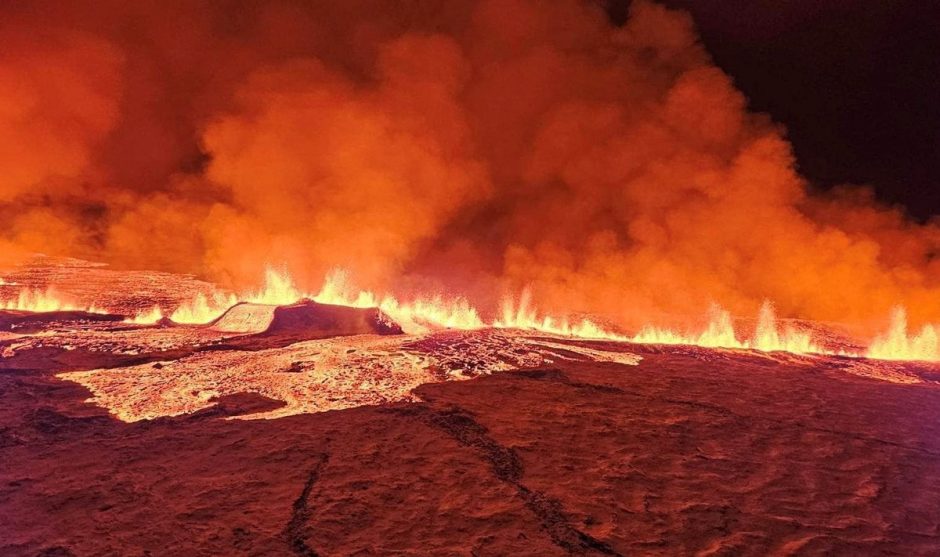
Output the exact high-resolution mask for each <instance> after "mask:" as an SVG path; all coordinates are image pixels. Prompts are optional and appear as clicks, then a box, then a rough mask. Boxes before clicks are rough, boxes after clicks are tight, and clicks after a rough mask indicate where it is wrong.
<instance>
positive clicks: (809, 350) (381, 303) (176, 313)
mask: <svg viewBox="0 0 940 557" xmlns="http://www.w3.org/2000/svg"><path fill="white" fill-rule="evenodd" d="M304 299H309V300H313V301H315V302H318V303H322V304H332V305H341V306H348V307H357V308H367V307H377V308H379V309H381V310H382V311H383V312H385V313H386V314H387V315H389V316H390V317H391V318H392V319H394V320H395V321H396V322H397V323H398V324H399V325H400V326H401V327H402V330H404V331H405V332H406V333H409V334H421V333H426V332H428V331H432V330H438V329H463V330H472V329H482V328H487V327H494V328H505V329H523V330H532V331H538V332H541V333H546V334H551V335H558V336H566V337H575V338H583V339H592V340H609V341H616V342H631V343H641V344H669V345H693V346H701V347H707V348H726V349H741V350H747V349H751V350H759V351H764V352H775V351H781V352H790V353H794V354H828V355H834V354H835V355H843V356H853V357H854V356H861V355H862V354H853V353H846V352H842V351H838V352H837V351H833V350H830V349H827V348H826V347H824V346H823V345H821V344H820V343H819V342H817V341H816V340H814V339H813V337H812V335H811V334H810V333H809V332H806V331H802V330H799V329H797V328H795V327H793V326H791V325H789V324H786V323H784V324H781V323H779V322H778V319H777V317H776V315H775V312H774V307H773V305H772V304H771V303H770V302H769V301H767V302H765V303H764V304H763V306H762V307H761V309H760V312H759V314H758V317H757V321H756V326H755V327H754V332H753V334H752V335H751V336H750V337H745V336H743V335H741V333H740V331H739V330H737V329H736V328H735V324H734V319H733V318H732V316H731V313H730V312H728V311H727V310H725V309H723V308H721V307H719V306H717V305H715V306H713V307H712V308H711V310H710V312H709V315H708V319H707V325H706V326H705V327H704V328H703V329H702V330H700V331H685V332H680V331H676V330H674V329H668V328H660V327H655V326H652V325H649V326H646V327H643V328H641V329H640V330H639V332H637V333H636V334H635V335H627V334H623V333H621V332H617V331H616V330H613V329H612V328H609V327H605V326H603V325H601V324H600V323H597V322H595V321H592V320H591V319H580V320H569V319H567V318H560V317H556V316H552V315H546V314H542V313H541V312H540V311H539V310H538V308H537V306H536V304H535V303H534V302H533V300H532V295H531V293H530V292H529V291H528V290H524V291H523V292H522V294H521V295H520V296H519V297H518V298H517V299H512V298H507V299H505V300H504V302H503V304H502V307H501V311H500V315H499V316H498V318H496V319H493V320H485V319H483V318H482V317H481V316H480V314H479V312H478V311H477V310H476V309H475V308H474V307H473V306H472V305H471V304H470V303H469V302H468V301H467V300H466V299H465V298H462V297H453V298H445V297H444V296H441V295H436V296H419V297H416V298H414V299H413V300H412V301H409V302H403V301H401V300H399V299H398V298H396V297H394V296H392V295H384V296H379V295H376V294H375V293H373V292H371V291H368V290H360V289H358V288H356V287H355V286H354V285H353V283H352V282H351V281H350V279H349V275H348V273H346V272H345V271H343V270H335V271H333V272H331V273H330V274H329V275H328V276H327V277H326V281H325V282H324V284H323V286H322V288H321V289H320V291H319V292H318V293H316V294H312V293H307V292H304V291H303V290H301V289H300V288H299V287H298V286H297V285H296V284H295V283H294V281H293V280H292V278H291V276H290V275H289V274H287V273H286V272H279V271H277V270H276V269H273V268H268V269H267V271H266V272H265V277H264V283H263V286H262V287H261V288H260V289H258V290H255V291H249V292H245V293H243V294H241V295H237V294H234V293H231V292H222V291H213V292H209V293H198V294H196V295H195V296H194V297H193V298H192V299H190V300H188V301H185V302H184V303H182V304H181V305H179V306H178V307H177V308H175V310H173V311H172V313H169V319H170V321H173V322H175V323H179V324H206V323H210V322H212V321H214V320H216V319H218V318H219V317H220V316H221V315H222V314H223V313H225V312H226V311H227V310H228V309H229V308H231V307H232V306H234V305H235V304H237V303H239V302H249V303H253V304H264V305H290V304H294V303H297V302H299V301H301V300H304ZM0 308H2V309H6V310H17V311H30V312H52V311H69V310H81V311H88V312H93V313H118V312H114V311H108V310H104V309H101V308H96V307H94V306H81V305H80V304H77V303H74V302H71V301H68V300H67V299H66V298H65V297H63V296H61V295H60V294H59V293H57V292H56V290H55V289H53V288H48V289H46V290H35V289H22V290H20V291H19V293H18V294H17V296H16V297H15V298H11V299H8V300H5V301H0ZM166 315H167V314H166V313H165V310H164V308H161V307H160V306H158V305H155V306H153V307H152V308H150V309H147V310H145V311H142V312H140V313H138V314H136V315H134V316H130V317H128V318H127V319H126V320H125V322H126V323H130V324H137V325H150V324H154V323H157V322H159V321H161V320H163V319H164V318H165V316H166ZM864 355H865V356H867V357H868V358H872V359H884V360H923V361H940V346H938V337H937V333H936V330H935V328H934V326H932V325H926V326H924V327H923V328H922V329H921V331H920V332H918V333H917V334H916V335H911V334H909V333H908V328H907V316H906V313H905V311H904V309H903V308H900V307H899V308H897V309H896V310H895V311H894V313H893V315H892V318H891V323H890V327H889V329H888V331H887V332H885V333H883V334H882V335H879V336H877V337H875V338H874V340H873V341H872V342H871V344H870V345H869V347H868V349H867V351H866V352H865V354H864Z"/></svg>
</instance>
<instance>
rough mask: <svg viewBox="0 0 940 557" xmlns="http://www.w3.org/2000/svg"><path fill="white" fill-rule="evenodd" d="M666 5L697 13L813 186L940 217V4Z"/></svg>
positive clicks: (716, 1) (731, 0)
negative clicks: (871, 194) (781, 131)
mask: <svg viewBox="0 0 940 557" xmlns="http://www.w3.org/2000/svg"><path fill="white" fill-rule="evenodd" d="M660 1H661V3H663V4H666V5H668V6H670V7H675V8H681V9H683V10H686V11H688V12H689V13H691V14H692V16H693V18H694V20H695V23H696V26H697V27H698V31H699V33H700V35H701V38H702V41H703V42H704V44H705V46H706V48H707V49H708V51H709V52H710V53H711V54H712V56H713V57H714V59H715V61H716V62H717V64H718V65H719V66H721V67H722V68H723V69H724V70H725V71H726V72H727V73H729V74H730V75H731V76H733V78H734V80H735V82H736V84H737V86H738V88H739V89H741V90H742V91H743V92H744V93H745V94H746V95H747V97H748V98H749V99H750V103H751V108H752V109H753V110H757V111H761V112H767V113H770V114H771V115H772V116H773V118H774V120H776V121H777V122H780V123H782V124H784V125H785V126H786V128H787V130H788V135H789V138H790V140H791V141H792V142H793V145H794V148H795V151H796V156H797V160H798V163H799V167H800V171H801V173H802V174H803V175H804V176H806V177H807V178H808V179H809V180H810V181H811V182H812V183H813V184H814V185H815V186H819V187H823V188H826V187H831V186H833V185H836V184H843V183H853V184H867V185H870V186H873V187H874V188H875V191H876V193H877V195H878V197H879V198H881V199H882V200H884V201H886V202H889V203H899V204H902V205H904V206H905V207H906V208H907V210H908V212H909V213H910V214H911V215H912V216H914V217H917V218H919V219H927V218H930V217H931V216H933V215H940V2H938V1H935V0H825V1H820V0H788V1H786V2H781V1H779V0H660ZM628 4H629V2H628V1H626V0H625V1H619V0H614V1H613V2H612V3H611V5H610V11H611V15H612V17H614V19H618V18H622V17H623V14H625V12H626V7H627V6H628Z"/></svg>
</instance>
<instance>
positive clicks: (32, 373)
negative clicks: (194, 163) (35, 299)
mask: <svg viewBox="0 0 940 557" xmlns="http://www.w3.org/2000/svg"><path fill="white" fill-rule="evenodd" d="M559 342H561V341H559ZM571 344H572V346H575V345H582V346H593V347H595V348H602V349H606V350H611V351H618V350H624V348H623V346H622V345H621V346H619V347H618V346H616V345H614V346H610V345H603V344H602V343H571ZM629 350H630V351H632V352H634V353H637V354H639V355H641V356H642V357H643V360H642V361H641V362H640V363H639V365H636V366H632V365H621V364H618V363H611V362H598V361H589V360H586V359H580V360H579V359H560V360H558V361H557V362H555V363H554V364H552V365H542V366H541V367H539V368H537V369H525V370H519V371H507V372H501V373H494V374H492V375H482V376H479V377H476V378H474V379H471V380H467V381H449V382H442V383H428V384H424V385H422V386H420V387H418V388H417V389H416V391H415V393H416V395H417V397H418V398H419V399H420V400H419V401H418V402H398V403H385V404H378V405H374V406H361V407H356V408H349V409H344V410H335V411H328V412H321V413H312V414H311V413H304V414H298V415H292V416H286V417H281V418H277V419H254V420H245V419H228V418H229V417H230V416H233V415H238V414H242V413H253V412H264V411H267V410H270V409H271V408H276V407H278V406H279V405H280V404H281V403H280V402H278V401H274V400H269V399H267V398H265V397H263V396H261V395H257V394H255V395H250V394H249V395H232V396H225V397H222V399H221V401H220V402H219V404H217V405H216V406H214V407H209V408H207V409H204V410H201V411H198V412H195V413H194V414H187V415H183V416H177V417H164V418H158V419H153V420H143V421H136V422H132V423H125V422H121V421H118V420H117V419H115V418H114V417H112V416H110V415H109V414H108V412H107V411H106V410H105V409H102V408H100V407H98V406H95V405H93V404H87V403H85V402H83V401H85V399H87V398H88V396H89V392H88V391H87V390H85V389H84V388H83V387H81V386H79V385H78V384H76V383H72V382H69V381H63V380H61V379H59V378H56V377H54V376H53V375H52V374H51V372H50V370H45V371H39V370H36V369H28V367H24V366H23V365H20V366H8V367H9V369H6V370H2V371H0V555H11V556H13V555H49V556H51V555H76V556H83V555H115V556H117V555H121V556H125V555H126V556H137V555H139V556H144V555H154V556H156V555H302V556H310V555H481V556H482V555H510V554H514V555H533V556H535V555H538V556H546V555H572V554H573V555H905V556H907V555H937V554H940V389H938V385H937V384H936V383H935V382H933V380H932V379H931V376H929V375H924V377H925V378H926V380H925V381H923V382H921V383H917V384H899V383H894V382H890V381H884V380H875V379H870V378H866V377H860V376H858V375H857V374H852V373H846V369H845V368H846V365H847V364H846V363H845V361H844V360H842V359H838V358H830V359H825V358H812V359H806V358H788V357H770V356H766V355H755V354H748V353H733V352H720V351H709V350H700V349H690V348H685V349H682V348H674V349H668V350H666V349H657V348H655V347H641V346H630V347H629ZM73 352H80V351H73ZM58 357H59V358H60V360H59V362H60V363H62V364H63V365H65V364H68V357H65V359H64V360H63V359H61V358H63V356H62V354H59V356H58ZM75 357H76V358H78V357H84V358H87V357H88V355H87V354H86V355H84V356H81V355H76V356H75ZM14 359H15V358H14ZM25 361H26V360H24V362H25ZM76 365H77V364H76ZM94 365H95V363H94V362H82V364H81V365H77V367H80V368H90V367H93V366H94ZM16 367H18V368H19V369H14V368H16ZM73 367H76V366H73ZM925 373H927V372H925Z"/></svg>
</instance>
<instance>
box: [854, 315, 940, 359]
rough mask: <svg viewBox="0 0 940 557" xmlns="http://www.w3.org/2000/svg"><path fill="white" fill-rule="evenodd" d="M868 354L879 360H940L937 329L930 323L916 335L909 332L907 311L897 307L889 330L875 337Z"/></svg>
mask: <svg viewBox="0 0 940 557" xmlns="http://www.w3.org/2000/svg"><path fill="white" fill-rule="evenodd" d="M867 356H868V357H869V358H875V359H879V360H924V361H940V346H938V344H937V330H936V328H935V327H934V326H933V325H929V324H928V325H924V327H923V328H922V329H921V330H920V332H918V333H917V334H916V335H910V334H908V331H907V312H906V311H905V310H904V308H902V307H897V308H895V309H894V312H892V314H891V325H890V327H889V328H888V331H887V332H885V333H883V334H881V335H878V336H877V337H875V339H874V340H873V341H872V343H871V345H870V346H869V347H868V352H867Z"/></svg>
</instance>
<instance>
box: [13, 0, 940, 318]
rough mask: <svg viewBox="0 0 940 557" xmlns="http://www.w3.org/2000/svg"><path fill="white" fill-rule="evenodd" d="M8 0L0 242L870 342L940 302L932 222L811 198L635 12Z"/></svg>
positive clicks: (643, 7)
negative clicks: (898, 308) (780, 324)
mask: <svg viewBox="0 0 940 557" xmlns="http://www.w3.org/2000/svg"><path fill="white" fill-rule="evenodd" d="M320 4H322V5H308V4H307V3H301V2H291V1H283V2H244V1H240V2H227V1H217V2H208V3H192V4H179V3H172V4H168V3H163V2H139V3H120V2H102V3H99V4H96V5H95V6H94V7H93V8H92V9H89V8H88V6H87V4H81V3H76V4H70V3H68V2H55V3H43V2H37V3H29V5H25V4H23V5H19V4H17V3H11V4H9V5H6V6H4V7H3V8H0V17H2V18H3V21H4V22H5V24H4V26H3V28H2V30H0V42H2V44H4V48H3V49H2V50H0V163H2V165H3V168H4V176H3V177H2V178H0V218H2V220H3V223H4V226H3V227H2V231H0V250H2V251H3V253H4V257H5V258H7V259H9V258H11V257H14V256H15V255H16V254H19V253H26V252H30V251H43V252H46V253H62V254H67V255H74V256H82V257H88V258H93V259H98V260H104V261H107V262H109V263H112V264H113V265H117V266H124V267H134V268H159V269H166V270H172V271H184V272H193V273H196V274H199V275H202V276H206V277H208V278H210V279H213V280H217V281H221V282H222V283H224V284H227V285H245V284H250V283H253V282H254V281H256V280H257V277H258V275H259V272H260V270H261V269H262V268H263V267H264V265H265V264H267V263H273V264H283V265H286V266H287V267H288V268H289V269H290V270H291V271H292V273H293V274H295V275H296V276H297V277H298V279H299V280H300V281H301V282H302V283H304V284H305V285H306V286H309V287H311V289H312V288H315V287H316V286H317V282H318V281H319V280H321V279H322V277H323V275H324V274H325V272H326V271H327V270H328V269H329V268H331V267H334V266H344V267H347V268H348V269H350V271H351V272H352V273H353V275H354V276H355V277H357V279H358V280H359V282H361V283H362V284H363V286H367V287H372V288H376V289H379V290H383V289H389V290H401V289H403V288H404V289H407V288H446V289H449V290H452V291H455V292H466V293H468V294H469V295H470V296H471V298H472V300H473V301H474V302H476V303H478V304H481V305H483V306H484V307H486V306H488V305H489V306H490V307H492V305H493V304H495V302H496V299H497V298H498V297H499V296H501V295H502V294H503V293H505V292H511V291H517V290H519V289H521V288H522V287H524V286H528V287H530V288H531V289H532V291H533V295H534V298H535V299H536V300H538V301H539V304H540V305H541V306H542V307H544V308H545V309H546V310H552V311H556V312H590V313H596V314H600V315H602V316H604V317H607V318H609V319H611V320H613V321H615V322H617V323H620V324H622V325H624V326H627V327H635V326H638V325H640V324H642V323H645V322H648V321H664V320H670V319H674V318H676V317H677V316H687V315H699V314H702V313H703V312H704V310H705V308H707V307H708V305H709V304H710V303H712V302H718V303H721V304H722V305H724V306H726V307H728V308H729V309H730V310H732V311H734V312H737V313H754V312H756V309H757V307H758V306H759V305H760V303H761V301H762V300H763V299H765V298H769V299H771V300H774V302H775V303H776V305H777V311H778V313H779V314H781V315H784V316H791V317H804V318H812V319H821V320H831V321H839V322H846V323H850V324H852V325H854V326H856V327H858V328H859V329H860V330H866V331H869V330H872V329H874V328H876V327H877V326H878V325H879V324H880V321H881V320H882V319H883V318H884V316H885V315H887V313H888V311H889V308H890V307H891V306H892V305H894V304H899V303H900V304H905V305H907V306H908V308H909V310H910V314H911V317H912V320H913V321H921V322H922V321H924V320H927V319H930V318H932V317H935V316H937V315H940V295H938V294H940V268H938V263H937V262H936V261H935V258H934V253H936V252H937V249H938V247H940V228H938V226H937V225H936V223H928V224H916V223H912V222H910V221H908V220H906V218H905V216H904V215H903V214H902V213H901V212H900V211H898V210H896V209H893V208H890V207H884V206H880V205H878V204H877V203H876V202H875V201H874V200H873V198H872V196H871V195H870V193H869V192H867V190H865V189H860V188H850V187H846V188H842V189H839V190H837V191H835V192H831V193H827V194H821V193H814V192H812V188H811V186H810V185H809V184H807V183H805V181H804V180H803V178H801V176H800V175H799V174H798V173H797V171H796V170H795V161H794V160H793V155H792V152H791V148H790V145H789V144H788V143H787V141H786V138H785V132H784V130H783V129H781V128H780V126H778V125H776V124H774V123H773V122H772V121H771V120H770V118H769V117H767V116H765V115H761V114H754V113H751V112H749V111H748V109H747V100H746V99H745V98H744V97H743V96H742V94H741V93H740V92H738V91H737V90H736V89H735V88H734V84H733V82H732V80H731V79H730V78H729V76H727V75H725V74H724V73H722V72H721V70H720V69H718V68H717V67H715V65H714V64H713V63H712V61H711V60H710V58H709V56H708V54H707V53H706V52H705V51H704V50H703V49H702V47H701V45H700V44H699V43H698V41H697V38H696V35H695V31H694V28H693V25H692V22H691V20H690V18H689V17H688V16H687V15H685V14H683V13H681V12H676V11H669V10H666V9H664V8H662V7H660V6H658V5H655V4H653V3H649V2H643V1H638V2H634V3H633V5H632V7H631V12H630V14H629V17H628V18H627V19H626V21H625V22H624V23H623V25H619V26H618V25H615V24H613V23H611V21H610V20H609V18H608V17H607V14H606V13H605V12H604V11H603V9H602V8H601V7H600V6H599V5H595V4H591V3H586V2H580V1H574V0H572V1H559V2H552V3H544V2H535V1H531V2H529V1H523V0H518V1H511V2H507V1H493V2H486V1H479V2H466V1H458V2H437V1H425V2H415V1H402V2H367V1H359V2H342V3H320Z"/></svg>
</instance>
